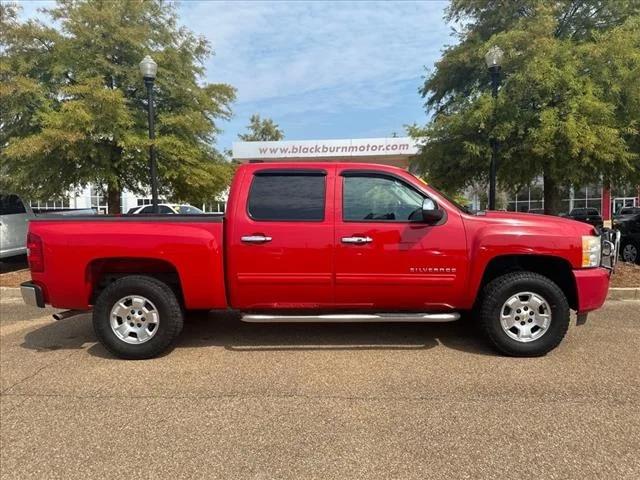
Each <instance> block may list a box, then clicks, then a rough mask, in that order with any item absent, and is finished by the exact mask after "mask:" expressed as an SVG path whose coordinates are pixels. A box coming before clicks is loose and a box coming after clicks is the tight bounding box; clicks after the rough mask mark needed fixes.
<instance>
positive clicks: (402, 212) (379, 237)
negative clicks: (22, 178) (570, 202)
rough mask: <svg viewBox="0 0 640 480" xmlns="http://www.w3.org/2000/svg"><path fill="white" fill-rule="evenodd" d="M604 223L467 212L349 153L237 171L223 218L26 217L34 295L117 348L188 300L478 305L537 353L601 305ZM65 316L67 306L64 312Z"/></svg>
mask: <svg viewBox="0 0 640 480" xmlns="http://www.w3.org/2000/svg"><path fill="white" fill-rule="evenodd" d="M618 243H619V239H618V238H616V236H615V233H613V232H611V231H603V232H600V231H597V230H596V229H594V227H592V226H590V225H587V224H584V223H579V222H576V221H572V220H566V219H562V218H556V217H549V216H542V215H533V214H518V213H506V212H494V211H491V212H480V213H476V214H471V213H469V212H467V211H466V210H465V209H464V208H461V207H459V206H458V205H456V203H455V202H453V201H452V200H450V199H449V198H447V197H446V196H445V195H443V194H442V193H439V192H438V191H436V190H434V189H433V188H431V187H430V186H428V185H426V184H425V183H424V182H423V181H421V180H420V179H418V178H416V177H414V176H413V175H412V174H411V173H409V172H407V171H405V170H402V169H398V168H393V167H388V166H382V165H369V164H356V163H254V164H248V165H243V166H241V167H239V168H238V171H237V174H236V176H235V178H234V180H233V184H232V186H231V191H230V196H229V203H228V208H227V212H226V214H225V216H224V218H223V217H220V216H213V215H198V216H180V215H171V216H141V215H133V216H120V217H91V218H79V217H69V218H57V219H53V218H48V219H35V220H32V221H31V222H30V225H29V235H28V248H29V263H30V267H31V272H32V273H31V275H32V281H31V282H27V283H25V284H23V285H22V293H23V296H24V299H25V301H26V302H27V303H29V304H33V305H37V306H39V307H44V305H45V304H50V305H52V306H54V307H58V308H66V309H72V310H74V311H75V310H82V311H86V310H90V309H93V325H94V328H95V332H96V335H97V337H98V338H99V340H100V341H101V342H102V343H103V345H104V346H105V347H106V348H107V349H108V350H109V351H111V352H112V353H113V354H115V355H117V356H120V357H123V358H149V357H153V356H155V355H158V354H159V353H161V352H163V351H164V350H166V349H167V348H169V347H170V345H171V344H172V343H173V342H174V340H175V339H176V337H177V336H178V334H179V333H180V331H181V330H182V324H183V317H184V315H185V311H187V310H203V309H205V310H213V309H222V310H228V309H233V310H236V311H239V312H241V314H242V319H243V320H244V321H247V322H285V323H286V322H377V321H384V322H447V321H453V320H457V319H458V318H459V317H460V314H461V313H465V312H466V313H471V314H472V315H471V316H472V317H473V318H477V319H478V321H479V322H481V325H482V327H483V330H484V332H485V333H486V336H487V338H488V339H489V341H490V342H491V343H492V344H493V345H494V346H495V347H497V349H498V350H500V351H501V352H503V353H506V354H508V355H517V356H535V355H543V354H545V353H547V352H548V351H550V350H552V349H553V348H555V347H556V346H557V345H558V344H559V343H560V341H561V340H562V338H563V337H564V335H565V333H566V331H567V327H568V325H569V320H570V315H569V309H573V310H575V311H577V313H578V319H579V320H581V319H583V318H585V314H586V312H589V311H591V310H594V309H597V308H599V307H600V306H602V304H603V302H604V301H605V297H606V295H607V290H608V287H609V277H610V273H611V270H612V269H613V267H614V263H615V259H616V256H617V250H618ZM62 316H64V314H62Z"/></svg>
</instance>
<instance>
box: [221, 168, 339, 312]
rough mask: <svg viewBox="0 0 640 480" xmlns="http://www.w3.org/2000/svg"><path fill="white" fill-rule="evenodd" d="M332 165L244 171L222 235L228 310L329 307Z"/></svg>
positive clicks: (331, 254)
mask: <svg viewBox="0 0 640 480" xmlns="http://www.w3.org/2000/svg"><path fill="white" fill-rule="evenodd" d="M334 170H335V167H331V166H329V167H328V168H324V167H323V168H295V169H287V168H261V169H251V170H248V171H247V172H246V173H245V177H244V179H243V182H242V191H243V192H248V195H247V197H246V198H244V199H242V200H241V201H239V202H238V203H237V204H236V206H235V209H234V210H235V211H233V212H227V213H228V214H229V215H230V216H231V217H230V220H229V224H228V226H227V228H229V231H228V232H227V234H226V239H227V242H226V245H227V262H228V268H227V274H228V285H229V292H230V300H231V305H233V306H234V307H235V308H241V309H245V310H247V309H262V308H269V309H305V308H321V307H323V306H329V305H331V304H332V302H333V230H334V225H333V216H332V210H333V184H334Z"/></svg>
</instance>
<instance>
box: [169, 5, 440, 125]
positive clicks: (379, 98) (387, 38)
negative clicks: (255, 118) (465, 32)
mask: <svg viewBox="0 0 640 480" xmlns="http://www.w3.org/2000/svg"><path fill="white" fill-rule="evenodd" d="M444 6H446V2H309V3H307V2H277V3H270V2H228V3H227V2H187V3H184V4H182V7H181V18H182V21H183V23H184V24H186V25H188V26H189V28H191V29H193V30H195V31H196V32H197V33H199V34H202V35H204V36H205V37H207V38H208V39H209V40H210V41H211V43H212V45H213V48H214V50H215V51H216V56H215V57H213V58H212V59H211V60H210V61H209V63H208V65H207V67H208V68H207V71H208V75H207V76H208V78H209V80H210V81H219V82H226V83H230V84H232V85H234V86H235V87H236V88H237V89H238V104H251V103H261V102H265V101H269V102H284V103H285V104H286V105H283V106H284V107H285V110H289V109H290V113H299V111H300V110H301V109H302V110H313V111H323V112H337V111H340V110H341V109H343V108H351V107H353V106H360V107H362V106H364V107H370V108H372V109H374V108H378V107H380V106H387V105H389V104H390V103H391V102H393V100H392V98H391V97H390V95H392V94H393V92H394V90H395V86H402V87H403V86H404V85H405V84H406V82H407V80H411V81H413V82H414V85H415V86H414V88H415V89H417V88H418V86H419V82H420V77H421V75H422V73H423V66H424V65H425V64H431V63H432V62H433V61H434V60H435V59H436V58H437V57H438V56H439V52H440V50H441V48H442V45H443V43H444V42H445V41H446V40H447V38H448V33H449V30H448V28H447V27H446V25H445V24H444V22H443V20H442V15H443V8H444ZM310 96H313V97H314V98H316V99H317V100H319V101H309V98H310Z"/></svg>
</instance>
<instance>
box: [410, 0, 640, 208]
mask: <svg viewBox="0 0 640 480" xmlns="http://www.w3.org/2000/svg"><path fill="white" fill-rule="evenodd" d="M639 12H640V2H639V1H638V0H628V1H625V0H615V1H612V0H608V1H598V0H590V1H577V0H575V1H571V0H561V1H556V2H553V3H550V2H545V1H542V0H515V1H502V2H496V1H493V0H453V1H452V3H451V5H450V7H449V9H448V20H450V21H454V22H456V23H457V24H458V25H461V28H460V31H459V33H458V36H459V43H458V44H456V45H454V46H451V47H448V48H447V49H446V50H445V51H444V54H443V57H442V58H441V59H440V60H439V61H438V62H437V64H436V68H435V70H434V71H433V72H432V73H431V74H430V75H429V76H428V78H427V79H426V81H425V84H424V86H423V87H422V89H421V93H422V95H423V96H424V97H425V98H426V107H427V109H428V110H429V111H430V113H432V116H431V119H430V122H429V123H428V124H427V125H426V126H417V125H414V126H412V127H409V133H410V134H411V135H412V136H414V137H420V138H424V139H425V140H424V142H423V143H424V147H423V148H422V151H421V154H420V156H419V158H418V161H417V166H418V168H419V169H420V170H422V171H424V172H426V173H427V174H428V176H429V178H430V179H431V180H432V181H433V182H434V183H436V184H438V185H442V186H444V187H445V188H446V189H448V190H455V189H461V188H463V187H466V186H469V185H471V184H472V183H473V182H477V181H482V180H485V181H486V179H487V175H488V170H489V161H490V154H491V149H490V145H489V139H490V138H495V139H497V140H498V141H499V145H500V151H499V164H498V182H499V184H500V185H501V186H502V187H503V188H518V187H520V186H522V185H526V184H528V183H530V182H531V181H532V180H533V179H534V178H535V177H537V176H540V175H543V176H544V177H545V183H546V187H547V188H545V198H547V197H548V196H550V197H549V198H547V199H548V200H549V201H552V200H553V199H552V198H551V197H553V196H554V195H556V196H557V190H558V187H559V186H560V185H561V184H562V183H566V182H573V183H576V184H583V183H586V182H592V181H598V180H599V178H600V177H603V178H604V179H605V181H616V180H620V179H624V180H627V181H629V180H631V181H633V180H635V181H637V180H638V178H637V177H638V176H639V175H640V168H639V162H638V154H639V153H640V148H639V147H640V144H639V138H640V136H639V130H638V127H639V126H638V119H640V88H639V86H638V78H640V13H639ZM493 45H498V46H499V47H500V48H502V50H503V51H504V52H505V55H504V60H503V64H502V71H501V76H502V86H501V88H500V92H499V95H498V98H497V100H496V101H495V102H494V101H493V99H492V98H491V93H490V75H489V72H488V71H487V68H486V66H485V63H484V58H483V56H484V54H485V53H486V52H487V51H488V50H489V48H490V47H491V46H493Z"/></svg>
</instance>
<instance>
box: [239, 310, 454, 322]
mask: <svg viewBox="0 0 640 480" xmlns="http://www.w3.org/2000/svg"><path fill="white" fill-rule="evenodd" d="M459 318H460V314H459V313H457V312H451V313H376V314H367V313H343V314H331V315H253V314H247V315H243V316H242V318H241V320H242V321H243V322H249V323H350V322H354V323H358V322H360V323H367V322H453V321H455V320H458V319H459Z"/></svg>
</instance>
